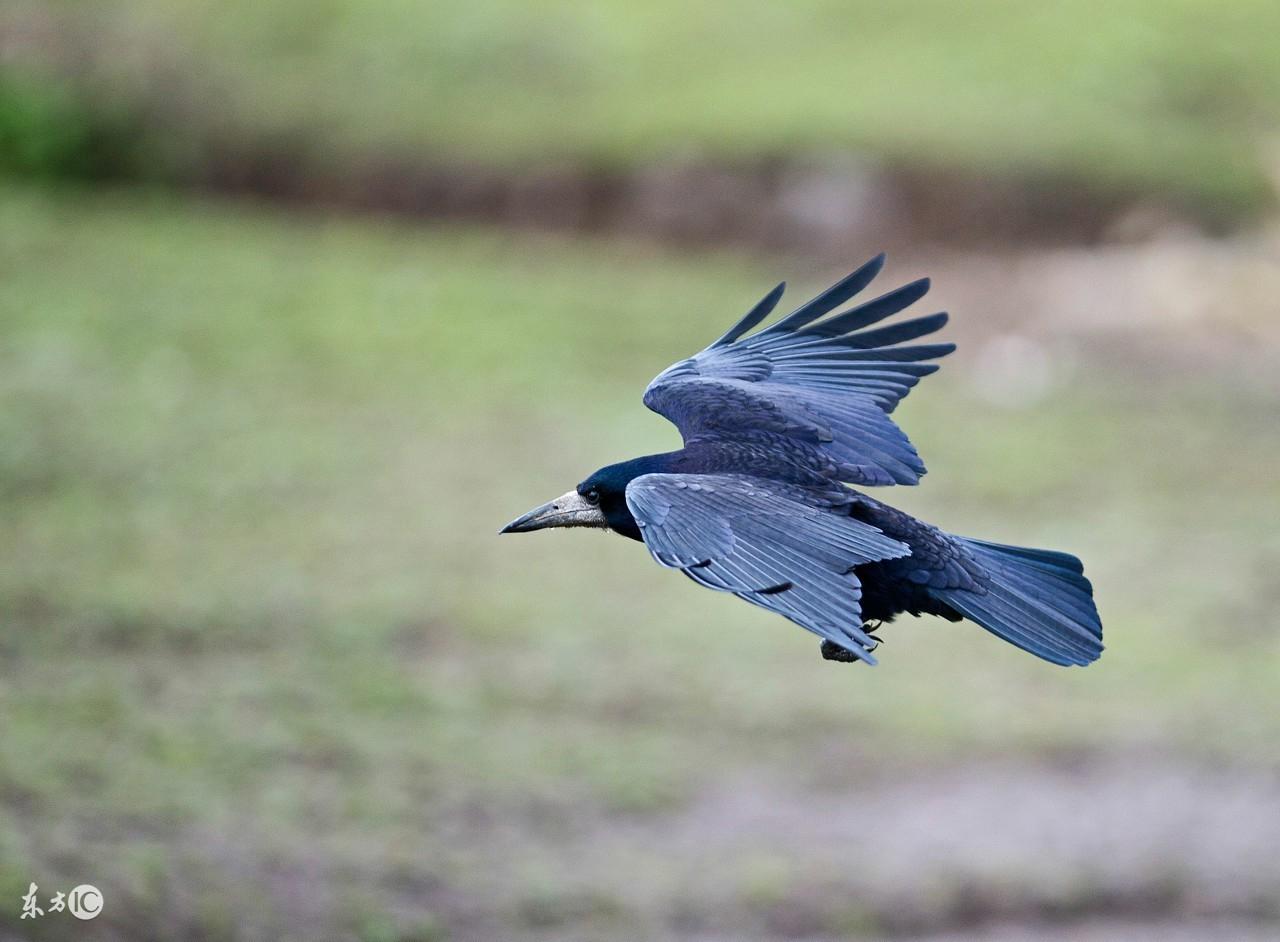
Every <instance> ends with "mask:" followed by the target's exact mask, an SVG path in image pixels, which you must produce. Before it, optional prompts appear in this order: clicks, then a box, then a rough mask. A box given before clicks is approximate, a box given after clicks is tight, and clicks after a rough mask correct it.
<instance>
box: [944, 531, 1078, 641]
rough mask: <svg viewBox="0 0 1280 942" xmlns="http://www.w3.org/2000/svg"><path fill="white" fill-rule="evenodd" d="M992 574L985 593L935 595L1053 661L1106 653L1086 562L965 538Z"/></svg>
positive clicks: (959, 591)
mask: <svg viewBox="0 0 1280 942" xmlns="http://www.w3.org/2000/svg"><path fill="white" fill-rule="evenodd" d="M961 540H962V542H963V543H964V544H965V546H966V547H967V548H968V549H969V551H970V552H971V553H972V554H973V555H974V557H975V558H976V559H977V560H978V562H979V563H981V564H982V566H983V568H984V569H985V570H986V572H987V574H988V576H989V577H990V584H989V585H988V587H987V591H986V592H985V593H979V592H974V591H968V590H963V589H948V590H935V592H934V594H935V595H937V596H938V598H940V599H941V600H942V601H944V602H946V604H947V605H949V606H950V607H951V608H953V609H955V610H956V611H957V612H959V613H960V614H961V615H963V616H964V617H965V618H968V619H969V620H971V621H974V622H977V623H978V624H979V625H981V626H982V627H983V628H986V629H987V630H988V631H990V632H991V633H992V634H994V635H996V636H997V637H1000V638H1003V639H1004V640H1005V641H1008V642H1009V643H1010V644H1014V645H1016V646H1018V647H1019V648H1022V649H1023V650H1024V651H1029V652H1030V653H1032V654H1034V655H1036V656H1037V657H1041V658H1044V659H1045V660H1046V661H1052V662H1053V663H1054V664H1063V665H1068V664H1079V665H1083V664H1089V663H1091V662H1092V661H1096V660H1097V659H1098V657H1099V656H1100V655H1101V654H1102V622H1101V621H1100V620H1099V618H1098V609H1097V608H1096V607H1095V605H1094V603H1093V586H1092V585H1091V584H1090V583H1089V580H1088V579H1086V578H1085V576H1084V566H1083V565H1082V564H1081V562H1080V560H1078V559H1077V558H1076V557H1074V556H1072V555H1070V554H1069V553H1059V552H1056V551H1053V550H1040V549H1030V548H1027V547H1022V546H1005V545H1004V544H1001V543H988V542H985V541H983V540H970V539H965V538H961Z"/></svg>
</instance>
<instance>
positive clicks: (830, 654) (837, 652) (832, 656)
mask: <svg viewBox="0 0 1280 942" xmlns="http://www.w3.org/2000/svg"><path fill="white" fill-rule="evenodd" d="M882 624H883V622H879V621H877V622H866V623H865V624H863V626H862V630H863V631H865V632H866V633H867V637H869V638H870V639H871V640H872V641H874V642H875V644H873V645H871V646H870V647H866V646H865V645H864V646H863V648H862V650H864V651H866V652H867V653H870V652H872V651H874V650H875V649H876V648H878V647H880V645H881V644H883V643H884V642H883V641H881V640H880V639H879V638H878V637H876V636H875V635H873V634H872V633H871V632H872V631H877V630H878V629H879V628H880V626H881V625H882ZM822 657H823V658H824V659H825V660H828V661H836V662H838V663H841V664H854V663H857V662H858V661H860V660H862V659H861V658H860V657H858V655H856V654H854V653H853V652H852V651H846V650H845V649H844V648H842V647H840V645H838V644H836V643H835V642H834V641H827V640H825V639H824V640H823V642H822Z"/></svg>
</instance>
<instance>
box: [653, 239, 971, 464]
mask: <svg viewBox="0 0 1280 942" xmlns="http://www.w3.org/2000/svg"><path fill="white" fill-rule="evenodd" d="M883 265H884V256H883V255H879V256H877V257H876V258H873V259H872V260H871V261H869V262H867V264H865V265H863V266H862V267H861V268H859V269H858V270H857V271H855V272H854V273H853V274H851V275H849V276H848V277H847V278H844V279H842V280H841V281H839V282H837V283H836V284H834V285H832V286H831V287H830V288H828V289H827V290H826V291H824V292H823V293H822V294H820V295H819V296H818V297H816V298H814V299H813V300H812V301H809V302H808V303H807V304H803V305H801V306H800V307H799V308H797V309H796V310H795V311H794V312H793V313H791V314H789V315H788V316H786V317H784V318H783V319H782V320H780V321H778V322H777V323H775V324H773V325H772V326H770V327H768V328H766V329H765V330H762V331H760V332H758V333H755V334H752V335H751V336H750V337H747V338H745V339H741V338H742V335H743V334H745V333H746V332H747V331H749V330H750V329H751V328H753V327H755V326H756V325H757V324H759V323H760V322H761V321H762V320H764V319H765V317H767V316H768V315H769V312H770V311H772V310H773V308H774V306H775V305H776V304H777V303H778V300H779V299H780V298H781V297H782V289H783V285H778V287H776V288H774V289H773V291H771V292H770V293H769V294H768V295H766V296H765V298H764V299H763V300H762V301H761V302H760V303H759V304H757V305H756V306H755V307H754V308H752V310H751V311H750V312H749V313H748V314H747V315H746V316H745V317H744V318H743V319H742V320H741V321H739V322H738V323H737V324H735V325H734V327H733V328H732V329H731V330H729V332H728V333H726V334H725V335H724V336H723V337H721V338H720V339H719V340H717V341H716V342H715V343H713V344H712V345H711V346H709V347H707V348H706V349H705V350H703V351H702V352H701V353H698V354H696V355H694V356H693V357H690V358H689V359H687V360H681V361H680V362H679V363H676V364H674V365H673V366H670V367H668V368H667V369H666V370H664V371H663V372H662V373H660V374H659V375H658V376H657V378H656V379H654V381H653V382H652V383H650V384H649V388H648V389H646V390H645V394H644V404H645V405H646V406H648V407H649V408H650V409H652V410H653V411H654V412H657V413H658V414H659V415H663V416H666V417H667V418H668V419H670V420H671V421H672V422H673V423H675V426H676V427H677V428H678V429H679V430H680V434H681V435H682V436H683V438H684V440H685V443H686V444H688V443H693V442H699V441H713V440H736V441H751V442H757V443H761V444H766V445H767V444H769V443H770V442H777V440H778V439H779V438H785V439H788V441H786V442H785V443H781V444H785V445H786V447H787V450H788V452H789V454H791V455H792V456H793V457H794V456H795V455H797V454H801V455H803V459H804V460H805V461H806V463H808V464H809V465H810V466H812V467H813V468H814V469H815V470H818V471H820V472H821V473H823V474H826V475H828V476H830V477H832V478H833V479H836V480H840V481H845V482H847V483H850V484H915V483H917V482H918V481H919V480H920V475H922V474H924V471H925V468H924V464H923V463H922V462H921V461H920V456H919V455H918V454H916V450H915V448H914V447H913V446H912V444H911V442H910V441H909V440H908V439H907V436H906V435H905V434H903V432H902V430H901V429H900V428H898V426H897V425H896V424H894V422H893V420H892V419H890V418H889V413H891V412H892V411H893V410H894V408H895V407H896V406H897V404H898V402H899V401H900V400H901V399H902V398H903V397H904V396H906V394H907V393H908V391H910V389H911V387H912V386H914V385H915V384H916V383H917V382H919V380H920V377H922V376H927V375H929V374H930V373H932V372H934V371H935V370H936V369H937V368H938V366H937V364H935V363H928V362H925V361H927V360H935V359H937V358H938V357H942V356H946V355H947V354H948V353H950V352H951V351H952V350H954V349H955V344H951V343H925V344H914V343H910V341H914V340H917V339H919V338H921V337H924V336H926V335H928V334H931V333H933V332H934V331H936V330H938V329H939V328H940V327H942V325H943V324H945V323H946V322H947V315H946V313H945V312H941V313H938V314H930V315H928V316H927V317H917V318H914V319H912V320H907V321H900V322H898V323H896V324H890V325H888V326H885V327H875V328H873V329H867V328H871V326H872V325H873V324H877V323H879V322H880V321H882V320H884V319H885V318H887V317H889V316H891V315H893V314H897V313H898V312H899V311H902V310H903V309H905V308H906V307H908V306H909V305H911V304H912V303H914V302H915V301H917V300H919V299H920V298H921V297H923V296H924V294H925V293H926V292H927V291H928V290H929V281H928V279H921V280H920V281H915V282H912V283H911V284H909V285H905V286H903V287H901V288H897V289H895V290H893V291H890V292H889V293H888V294H884V295H881V296H880V297H878V298H875V299H874V300H871V301H867V302H865V303H863V304H860V305H858V306H856V307H853V308H851V309H849V310H847V311H843V312H841V313H839V314H835V315H833V316H831V317H827V318H826V319H825V320H822V319H821V318H823V317H824V316H825V315H827V314H829V313H830V312H832V311H834V310H835V309H836V308H838V307H840V305H842V304H844V303H845V302H846V301H848V300H849V299H850V298H852V297H853V296H854V295H855V294H857V293H858V292H859V291H861V290H862V289H863V288H865V287H866V286H867V285H868V284H870V283H871V280H872V279H873V278H875V276H876V275H877V274H878V273H879V271H880V269H881V268H882V267H883Z"/></svg>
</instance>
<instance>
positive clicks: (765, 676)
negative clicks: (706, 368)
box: [0, 0, 1280, 942]
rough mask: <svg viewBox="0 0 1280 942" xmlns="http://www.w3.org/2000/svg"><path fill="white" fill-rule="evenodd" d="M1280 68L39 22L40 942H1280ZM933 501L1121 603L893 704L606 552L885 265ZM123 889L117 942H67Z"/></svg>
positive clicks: (1254, 28)
mask: <svg viewBox="0 0 1280 942" xmlns="http://www.w3.org/2000/svg"><path fill="white" fill-rule="evenodd" d="M1278 37H1280V6H1278V5H1277V4H1275V3H1274V2H1273V0H1266V2H1262V0H1244V2H1235V3H1231V4H1220V3H1211V2H1208V0H1194V2H1193V0H1179V2H1159V3H1157V2H1148V0H1112V2H1110V3H1107V4H1094V3H1088V2H1084V0H1079V2H1066V3H1058V4H1051V5H1045V4H1012V3H1005V2H1000V0H982V2H976V3H969V4H964V5H960V4H952V3H943V2H910V3H872V2H856V3H847V2H846V3H836V2H823V0H797V2H792V3H788V4H770V5H759V6H742V5H739V4H697V5H690V4H687V3H684V2H680V3H676V2H669V0H652V2H649V3H645V4H628V3H623V2H621V0H619V2H605V3H597V4H592V5H585V4H575V3H563V2H548V3H538V4H529V3H519V2H512V0H508V2H502V0H479V2H474V3H468V4H450V3H440V2H413V3H410V2H404V0H365V2H356V0H308V2H302V0H277V2H271V3H264V2H248V0H219V2H217V3H214V2H208V0H177V2H175V0H164V2H161V0H128V2H126V0H95V2H85V3H74V4H72V3H50V2H47V0H40V2H34V0H6V2H5V4H4V5H3V7H2V8H0V937H3V938H5V939H62V938H99V939H108V940H125V939H129V940H134V939H179V938H182V939H208V940H222V939H227V940H232V939H235V940H239V939H246V940H254V939H296V940H323V939H359V940H367V942H443V940H453V942H456V940H488V939H493V940H516V942H519V940H573V939H583V940H606V939H618V940H624V939H625V940H641V939H645V940H647V939H695V940H704V942H711V940H723V942H728V940H747V942H751V940H764V939H802V940H811V942H815V940H832V939H874V938H898V939H913V940H916V939H929V940H935V942H936V940H943V939H945V940H1004V942H1012V940H1031V939H1036V940H1041V939H1048V940H1053V939H1061V940H1068V939H1070V940H1102V939H1130V940H1135V939H1136V940H1147V939H1151V940H1155V939H1160V940H1169V939H1173V940H1198V939H1210V938H1212V939H1215V940H1222V939H1244V940H1253V939H1257V940H1262V939H1274V938H1277V937H1280V853H1278V852H1277V847H1280V739H1278V737H1280V625H1278V624H1277V615H1276V608H1277V605H1280V574H1278V573H1280V532H1278V530H1277V524H1278V523H1280V519H1278V516H1280V474H1278V473H1277V462H1280V400H1278V399H1277V396H1278V394H1280V379H1278V377H1280V370H1278V369H1277V366H1278V364H1280V313H1278V307H1280V264H1278V259H1280V213H1278V210H1277V199H1276V190H1277V185H1278V183H1280V38H1278ZM882 248H887V249H889V250H890V263H889V268H888V271H887V274H886V275H885V276H884V277H885V279H886V281H885V283H886V284H888V283H889V282H894V283H901V282H904V281H906V280H908V279H911V278H915V277H918V276H920V275H923V274H929V275H932V276H933V278H934V291H933V294H932V295H931V296H930V298H929V299H928V302H929V303H930V304H932V305H933V307H931V308H928V310H935V309H938V308H942V307H946V308H948V309H949V310H951V311H952V312H953V314H954V319H953V323H952V326H951V327H950V328H949V330H950V332H951V336H952V337H953V338H954V339H956V340H958V341H959V342H960V344H961V346H960V349H959V352H957V353H956V354H955V355H953V356H952V357H951V358H949V359H948V360H947V361H946V362H945V364H944V369H943V370H942V371H941V372H940V373H939V374H938V375H937V376H935V377H933V378H931V379H929V380H928V381H926V382H925V383H924V384H923V385H922V386H921V388H920V389H919V390H918V391H917V392H916V394H915V395H913V396H911V397H910V399H908V400H907V402H906V403H905V404H904V405H903V407H902V408H901V410H900V411H899V413H898V415H899V417H900V418H901V420H902V423H903V425H904V427H905V428H906V429H907V430H908V431H909V433H910V434H911V436H912V438H913V440H914V441H915V442H916V444H917V445H918V446H919V448H920V451H921V453H922V455H923V456H924V457H925V459H926V461H927V463H928V465H929V467H930V470H931V472H932V473H931V474H930V475H929V476H928V477H927V478H926V479H925V480H924V482H923V483H922V485H921V486H920V487H919V488H914V489H903V488H899V489H895V490H894V491H892V492H890V493H887V494H884V495H882V496H885V497H886V498H887V499H888V500H890V501H891V502H894V503H896V504H898V505H899V506H902V507H904V508H905V509H908V510H911V511H913V512H916V513H918V514H920V515H922V516H924V517H926V518H927V519H929V520H931V521H934V522H936V523H938V524H940V525H943V526H945V527H947V528H948V529H951V530H954V531H957V532H961V533H966V534H972V535H977V536H984V537H987V538H991V539H996V540H1001V541H1006V542H1016V543H1024V544H1032V545H1044V546H1051V547H1060V548H1064V549H1069V550H1071V551H1073V552H1076V553H1078V554H1079V555H1080V556H1082V557H1083V558H1084V559H1085V560H1086V561H1087V566H1088V570H1087V571H1088V573H1089V575H1090V576H1091V577H1092V578H1093V580H1094V584H1095V586H1096V591H1097V599H1098V604H1099V608H1100V609H1101V611H1102V613H1103V617H1104V621H1105V623H1106V631H1107V636H1106V640H1107V646H1108V648H1107V653H1106V655H1105V656H1104V657H1103V659H1102V660H1101V661H1100V662H1099V663H1098V664H1096V665H1094V666H1092V667H1090V668H1088V669H1087V670H1062V669H1058V668H1053V667H1051V666H1049V665H1046V664H1043V663H1039V662H1037V661H1035V660H1033V659H1031V658H1030V657H1028V656H1026V655H1024V654H1022V653H1020V652H1018V651H1016V650H1014V649H1013V648H1011V647H1008V646H1006V645H1003V644H1001V643H1000V642H998V641H996V640H995V639H993V638H992V637H990V636H988V635H986V634H985V633H984V632H982V631H981V630H979V629H977V628H976V627H973V626H969V625H951V624H948V623H945V622H941V621H934V620H920V621H913V620H910V619H907V620H906V621H904V622H902V623H899V624H896V625H894V626H892V627H890V628H889V629H887V630H886V633H885V638H886V641H887V643H886V644H885V646H884V647H883V648H882V649H881V653H882V654H883V658H882V663H881V666H879V667H877V668H875V669H867V668H864V667H849V666H844V665H834V664H829V663H826V662H823V661H822V660H820V658H819V657H818V651H817V647H818V645H817V642H816V641H815V640H814V639H812V638H811V637H809V636H808V635H806V634H804V633H803V632H801V631H799V630H798V629H796V628H794V627H793V626H790V625H788V624H787V623H785V622H783V621H781V620H778V619H775V618H772V617H769V616H767V615H765V614H764V613H761V612H758V611H756V610H754V609H751V608H749V607H748V606H745V605H743V604H741V603H739V602H737V601H736V600H733V599H731V598H728V597H724V596H719V595H716V594H714V593H710V592H706V591H705V590H702V589H699V588H697V587H696V586H694V585H693V584H692V583H689V582H687V581H686V580H683V579H680V578H679V577H678V576H677V575H675V574H673V573H670V572H667V571H664V570H662V569H660V568H659V567H658V566H656V565H654V564H653V563H652V562H651V561H650V560H649V559H648V557H647V555H646V554H645V553H644V551H643V549H642V548H641V547H639V546H636V545H635V544H632V543H629V542H628V541H624V540H620V539H617V538H616V537H607V536H604V535H600V534H595V533H583V532H574V533H555V532H552V533H544V534H538V535H536V536H528V537H504V538H502V539H498V538H497V537H496V535H495V534H496V531H497V529H498V527H499V526H501V525H502V524H503V523H505V522H506V521H507V520H509V519H510V518H512V517H513V516H515V515H516V514H518V513H520V512H522V511H524V510H526V509H528V508H529V507H530V506H532V505H534V504H536V503H539V502H541V501H543V500H545V499H547V498H549V497H552V496H554V495H556V494H559V493H561V492H563V491H564V490H566V489H567V488H568V487H570V486H572V485H573V484H575V483H576V482H577V481H578V480H580V479H581V478H582V477H584V476H585V475H586V474H587V473H589V472H590V471H592V470H594V469H595V468H596V467H598V466H600V465H602V464H606V463H609V462H612V461H615V460H619V459H622V458H626V457H630V456H633V455H638V454H642V453H646V452H653V451H660V450H666V449H669V448H672V447H675V444H676V442H677V437H676V433H675V431H674V429H672V428H671V427H669V426H668V425H667V424H666V423H665V422H664V421H663V420H662V419H660V418H659V417H657V416H654V415H651V414H650V413H648V412H646V411H645V410H644V409H643V408H642V407H641V405H640V401H639V399H640V393H641V390H642V389H643V388H644V386H645V384H646V383H647V382H648V380H649V379H650V378H651V377H652V376H653V375H654V374H655V373H657V372H658V371H659V370H660V369H661V368H662V367H664V366H666V365H667V364H669V363H671V362H673V361H675V360H677V359H680V358H683V357H684V356H686V355H688V354H690V353H692V352H693V351H695V350H697V349H700V348H701V346H703V345H704V344H705V343H706V342H708V341H709V340H710V339H712V338H713V337H715V336H717V335H718V334H719V333H720V332H721V331H723V330H724V328H725V327H726V326H727V325H728V324H729V323H731V321H732V320H734V319H736V318H737V316H739V315H740V314H741V313H742V312H743V311H744V310H745V309H746V308H747V307H748V306H749V305H751V304H752V303H753V302H754V301H755V300H756V299H757V298H758V297H759V296H760V295H761V294H763V293H764V291H765V290H766V289H767V288H769V287H770V286H771V285H773V284H774V283H775V282H776V281H777V280H779V279H780V278H783V277H786V278H787V279H789V280H790V282H791V284H792V285H793V288H792V292H793V293H792V296H791V298H792V299H793V300H798V299H799V298H800V297H802V296H804V295H806V293H808V292H812V291H814V290H816V289H818V288H821V287H823V286H825V284H826V283H828V282H829V281H830V280H832V279H834V278H835V277H838V276H839V275H842V274H844V273H845V272H847V271H848V270H850V268H851V267H852V266H854V265H856V264H858V263H860V262H862V261H864V260H865V259H866V258H867V257H869V256H870V255H872V254H874V253H875V252H877V251H879V250H881V249H882ZM31 882H36V883H38V884H39V885H40V887H41V890H40V894H41V897H42V899H43V898H44V897H45V896H46V895H48V894H51V893H52V892H53V891H55V890H57V889H63V890H66V889H68V888H69V887H70V886H72V885H75V884H77V883H81V882H88V883H93V884H95V885H97V886H99V887H101V888H102V890H103V893H104V896H105V898H106V907H105V912H104V914H103V916H102V917H100V918H99V919H98V920H96V921H95V922H93V923H77V922H75V921H74V920H72V919H71V918H70V917H69V916H68V915H67V914H65V913H64V914H61V915H60V916H59V915H53V914H46V916H45V917H44V918H43V919H40V920H35V921H30V920H27V921H23V920H20V918H19V912H20V908H21V905H20V899H21V896H22V894H23V893H25V892H26V890H27V887H28V885H29V883H31Z"/></svg>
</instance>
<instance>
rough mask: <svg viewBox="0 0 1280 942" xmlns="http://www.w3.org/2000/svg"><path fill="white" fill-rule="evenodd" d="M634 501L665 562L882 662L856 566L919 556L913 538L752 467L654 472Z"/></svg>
mask: <svg viewBox="0 0 1280 942" xmlns="http://www.w3.org/2000/svg"><path fill="white" fill-rule="evenodd" d="M627 507H628V508H629V509H630V510H631V514H632V516H634V517H635V518H636V523H637V524H638V525H639V527H640V533H641V536H642V537H643V538H644V542H645V545H646V546H647V547H648V548H649V552H650V553H652V554H653V558H654V559H656V560H657V561H658V562H660V563H661V564H662V565H664V566H668V567H670V568H672V569H679V570H681V571H682V572H684V574H685V575H687V576H689V577H690V578H691V579H693V580H694V581H695V582H697V583H699V584H701V585H704V586H707V587H709V588H712V589H718V590H720V591H722V592H732V593H733V594H734V595H736V596H738V598H740V599H745V600H746V601H748V602H750V603H751V604H753V605H759V606H760V607H761V608H767V609H769V610H770V611H772V612H777V613H778V614H779V615H784V616H786V617H787V618H789V619H791V620H792V621H794V622H795V623H796V624H798V625H801V626H802V627H804V628H807V629H808V630H809V631H812V632H813V633H814V634H816V635H818V636H819V637H821V638H825V639H826V640H828V641H832V642H834V643H835V644H838V645H839V646H840V647H842V648H844V649H845V650H847V651H850V652H852V653H853V654H854V655H856V656H857V657H859V658H861V659H862V660H864V661H868V662H869V663H872V664H874V663H875V658H873V657H872V656H871V654H870V650H869V649H870V648H872V647H874V646H875V644H874V641H873V639H872V638H871V637H870V636H868V635H867V633H866V632H864V631H863V630H862V615H861V598H862V587H861V585H860V583H859V582H858V578H857V576H856V575H854V573H853V571H852V570H853V567H854V566H857V565H860V564H862V563H866V562H871V561H873V560H879V559H895V558H897V557H900V556H907V555H909V554H910V552H911V550H910V549H909V548H908V547H907V545H906V544H905V543H900V542H898V541H897V540H894V539H890V538H889V537H887V536H885V535H884V534H883V533H881V532H880V531H879V530H877V529H876V528H875V527H873V526H871V525H870V524H867V523H863V522H861V521H859V520H855V519H854V518H852V517H850V516H848V515H847V514H848V510H847V507H843V508H842V507H841V506H839V505H835V504H833V503H832V502H829V501H828V502H823V501H822V500H821V498H816V497H813V496H811V495H810V494H809V493H808V492H805V491H803V490H801V489H799V488H793V487H790V486H788V485H785V484H780V483H778V482H774V481H768V480H765V479H763V478H753V477H749V476H747V475H736V474H723V475H712V474H708V475H698V474H645V475H642V476H640V477H638V478H636V479H635V480H633V481H632V482H631V483H630V484H628V485H627Z"/></svg>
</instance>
